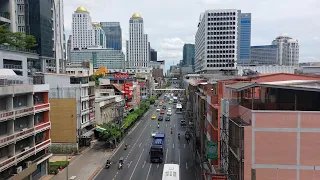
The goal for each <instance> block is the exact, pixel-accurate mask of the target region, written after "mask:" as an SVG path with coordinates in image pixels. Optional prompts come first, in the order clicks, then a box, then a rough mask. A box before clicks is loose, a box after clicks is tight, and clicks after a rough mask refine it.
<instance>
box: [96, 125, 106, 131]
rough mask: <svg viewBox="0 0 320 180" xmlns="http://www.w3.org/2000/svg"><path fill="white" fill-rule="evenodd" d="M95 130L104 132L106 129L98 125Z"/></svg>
mask: <svg viewBox="0 0 320 180" xmlns="http://www.w3.org/2000/svg"><path fill="white" fill-rule="evenodd" d="M95 130H96V131H98V132H104V131H105V130H106V129H105V128H102V127H100V126H97V127H96V129H95Z"/></svg>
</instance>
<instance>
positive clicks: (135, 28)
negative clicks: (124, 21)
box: [127, 13, 150, 72]
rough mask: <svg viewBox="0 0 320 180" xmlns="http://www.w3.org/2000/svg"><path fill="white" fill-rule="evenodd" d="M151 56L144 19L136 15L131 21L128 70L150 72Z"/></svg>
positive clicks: (128, 42) (128, 43)
mask: <svg viewBox="0 0 320 180" xmlns="http://www.w3.org/2000/svg"><path fill="white" fill-rule="evenodd" d="M149 56H150V52H149V48H148V35H147V34H144V26H143V18H142V17H141V15H140V14H137V13H135V14H133V15H132V17H131V18H130V20H129V40H128V41H127V63H128V64H127V65H128V68H132V69H136V70H137V71H138V72H141V71H143V72H148V67H149ZM134 72H135V70H134Z"/></svg>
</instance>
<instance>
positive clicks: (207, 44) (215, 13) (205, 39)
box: [195, 9, 241, 73]
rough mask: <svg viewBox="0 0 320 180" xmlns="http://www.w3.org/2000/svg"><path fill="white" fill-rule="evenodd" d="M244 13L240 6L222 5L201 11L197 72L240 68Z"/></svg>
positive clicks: (196, 55) (216, 71)
mask: <svg viewBox="0 0 320 180" xmlns="http://www.w3.org/2000/svg"><path fill="white" fill-rule="evenodd" d="M240 13H241V12H240V11H239V10H236V9H219V10H207V11H205V12H204V13H202V14H201V16H200V22H199V23H198V30H197V33H196V38H195V71H196V72H197V73H218V72H219V71H220V70H235V69H236V66H237V58H238V53H239V52H238V49H239V48H238V46H239V43H238V40H239V37H238V32H239V14H240Z"/></svg>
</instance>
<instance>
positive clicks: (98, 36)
mask: <svg viewBox="0 0 320 180" xmlns="http://www.w3.org/2000/svg"><path fill="white" fill-rule="evenodd" d="M92 26H93V31H94V38H95V44H94V45H95V46H101V47H102V48H106V47H107V45H106V42H107V41H106V35H105V33H104V31H103V29H102V28H101V25H100V24H99V23H93V24H92Z"/></svg>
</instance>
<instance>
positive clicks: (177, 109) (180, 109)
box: [176, 104, 182, 114]
mask: <svg viewBox="0 0 320 180" xmlns="http://www.w3.org/2000/svg"><path fill="white" fill-rule="evenodd" d="M181 113H182V105H181V104H177V105H176V114H181Z"/></svg>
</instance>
